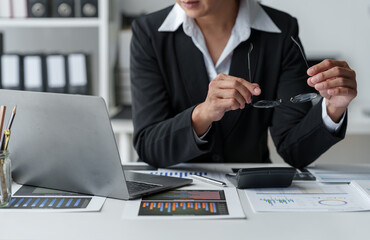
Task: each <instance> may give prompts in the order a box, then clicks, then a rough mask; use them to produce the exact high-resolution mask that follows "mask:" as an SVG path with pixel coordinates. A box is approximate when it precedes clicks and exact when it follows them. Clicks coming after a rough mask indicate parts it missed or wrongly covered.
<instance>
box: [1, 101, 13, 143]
mask: <svg viewBox="0 0 370 240" xmlns="http://www.w3.org/2000/svg"><path fill="white" fill-rule="evenodd" d="M16 111H17V106H15V107H14V108H13V111H12V114H11V115H10V119H9V122H8V127H7V129H5V130H4V134H3V136H2V138H1V141H0V147H1V150H6V148H5V140H7V142H6V145H8V142H9V137H10V129H11V127H12V124H13V121H14V117H15V114H16ZM5 138H7V139H5ZM6 147H7V146H6Z"/></svg>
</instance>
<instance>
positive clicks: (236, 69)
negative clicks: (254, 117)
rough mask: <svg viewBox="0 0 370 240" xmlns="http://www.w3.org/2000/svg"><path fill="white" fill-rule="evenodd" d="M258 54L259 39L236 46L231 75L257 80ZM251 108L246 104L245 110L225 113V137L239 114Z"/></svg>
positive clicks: (223, 122)
mask: <svg viewBox="0 0 370 240" xmlns="http://www.w3.org/2000/svg"><path fill="white" fill-rule="evenodd" d="M251 37H252V35H251ZM251 43H252V44H253V50H252V52H251V54H250V65H251V76H252V80H251V79H249V73H248V51H249V48H250V44H251ZM258 56H259V44H258V41H253V39H252V38H250V39H249V40H247V41H244V42H242V43H240V44H239V46H238V47H237V48H235V50H234V53H233V57H232V60H231V66H230V71H229V75H230V76H234V77H239V78H243V79H245V80H246V81H249V82H251V81H253V82H257V81H256V79H255V76H256V69H257V65H258ZM249 108H250V106H249V105H246V108H245V109H243V110H240V109H238V110H234V111H229V112H227V113H226V114H225V115H224V117H223V118H222V120H221V125H222V130H223V136H224V138H226V137H227V136H228V135H229V134H230V132H231V131H232V129H233V127H234V126H235V124H236V122H237V120H238V119H239V115H240V114H241V112H242V111H247V110H248V109H249Z"/></svg>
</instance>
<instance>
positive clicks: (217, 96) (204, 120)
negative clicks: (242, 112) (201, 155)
mask: <svg viewBox="0 0 370 240" xmlns="http://www.w3.org/2000/svg"><path fill="white" fill-rule="evenodd" d="M260 94H261V89H260V87H259V85H258V84H257V83H250V82H248V81H246V80H244V79H242V78H237V77H233V76H229V75H225V74H219V75H217V77H216V78H215V79H213V80H212V81H211V82H210V84H209V88H208V93H207V98H206V100H205V101H204V102H203V103H201V104H199V105H198V106H196V107H195V109H194V111H193V114H192V124H193V129H194V131H195V132H196V134H197V135H198V136H201V135H203V134H204V133H205V132H206V131H207V130H208V128H209V126H210V125H211V124H212V122H215V121H219V120H221V119H222V117H223V116H224V115H225V113H226V112H228V111H230V110H236V109H244V107H245V104H246V103H247V104H250V103H251V102H252V96H253V95H255V96H258V95H260Z"/></svg>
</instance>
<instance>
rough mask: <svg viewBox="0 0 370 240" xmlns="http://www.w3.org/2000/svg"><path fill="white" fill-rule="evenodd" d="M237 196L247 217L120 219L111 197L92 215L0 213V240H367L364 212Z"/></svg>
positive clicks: (120, 204) (369, 220) (368, 218)
mask: <svg viewBox="0 0 370 240" xmlns="http://www.w3.org/2000/svg"><path fill="white" fill-rule="evenodd" d="M264 166H266V165H264ZM219 167H223V168H224V167H225V166H222V165H219ZM227 167H241V166H240V165H227ZM240 199H241V202H242V205H243V208H244V211H245V214H246V216H247V219H242V220H196V221H195V220H161V221H160V220H156V221H150V220H123V219H122V213H123V209H124V207H125V201H120V200H114V199H107V201H106V203H105V204H104V206H103V209H102V211H101V212H96V213H1V212H0V239H1V240H2V239H6V240H9V239H48V240H49V239H164V240H166V239H176V240H181V239H212V240H218V239H220V240H225V239H237V237H240V238H241V239H253V240H256V239H274V240H276V239H284V240H286V239H300V240H301V239H308V240H312V239H346V240H348V239H368V238H369V233H370V230H369V224H370V213H369V212H357V213H356V212H351V213H254V212H253V211H252V209H251V207H250V205H249V202H248V200H247V198H246V196H245V194H240Z"/></svg>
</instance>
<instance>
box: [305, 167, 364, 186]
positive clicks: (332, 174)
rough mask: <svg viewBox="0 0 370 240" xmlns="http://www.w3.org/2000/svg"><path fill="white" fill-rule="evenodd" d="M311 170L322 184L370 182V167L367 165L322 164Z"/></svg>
mask: <svg viewBox="0 0 370 240" xmlns="http://www.w3.org/2000/svg"><path fill="white" fill-rule="evenodd" d="M309 170H310V171H311V172H312V173H313V174H314V175H315V176H316V178H317V180H318V181H320V182H341V183H345V182H346V183H348V182H351V181H353V180H370V166H369V165H368V164H367V165H347V164H343V165H339V164H338V165H330V164H328V165H325V164H321V165H318V166H317V167H314V168H309Z"/></svg>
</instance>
